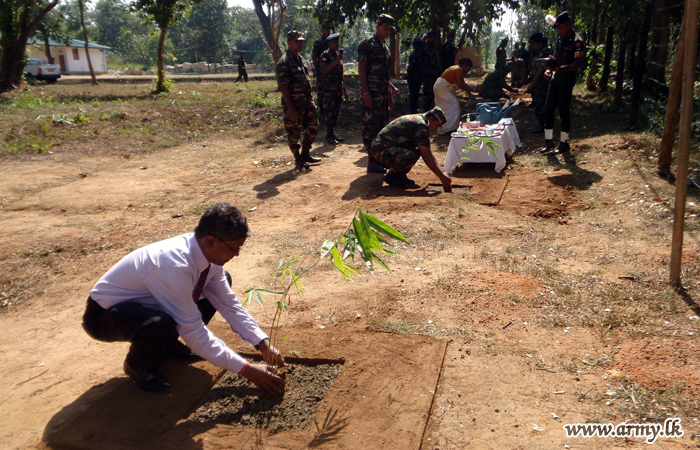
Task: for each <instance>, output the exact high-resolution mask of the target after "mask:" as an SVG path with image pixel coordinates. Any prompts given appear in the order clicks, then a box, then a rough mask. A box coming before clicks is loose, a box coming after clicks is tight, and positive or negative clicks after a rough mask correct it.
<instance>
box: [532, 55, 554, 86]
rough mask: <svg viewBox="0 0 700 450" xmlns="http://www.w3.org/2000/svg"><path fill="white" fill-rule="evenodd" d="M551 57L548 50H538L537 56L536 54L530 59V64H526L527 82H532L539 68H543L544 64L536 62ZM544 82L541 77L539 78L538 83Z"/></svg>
mask: <svg viewBox="0 0 700 450" xmlns="http://www.w3.org/2000/svg"><path fill="white" fill-rule="evenodd" d="M550 56H551V53H550V52H549V49H548V48H543V49H542V50H540V52H539V53H538V54H536V55H535V56H534V57H533V58H532V59H530V63H529V64H528V68H527V71H528V80H534V79H535V77H536V76H537V72H539V71H540V68H541V67H543V66H544V64H543V63H542V62H541V61H538V59H540V58H549V57H550ZM542 81H546V80H545V79H544V78H543V77H540V82H542Z"/></svg>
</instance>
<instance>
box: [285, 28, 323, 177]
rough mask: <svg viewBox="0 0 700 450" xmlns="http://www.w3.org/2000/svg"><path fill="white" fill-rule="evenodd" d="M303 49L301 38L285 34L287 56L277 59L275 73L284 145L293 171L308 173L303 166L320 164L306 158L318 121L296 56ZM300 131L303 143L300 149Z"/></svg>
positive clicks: (305, 74) (306, 73)
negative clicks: (281, 109) (279, 95)
mask: <svg viewBox="0 0 700 450" xmlns="http://www.w3.org/2000/svg"><path fill="white" fill-rule="evenodd" d="M303 46H304V37H303V34H302V33H301V31H295V30H292V31H289V32H288V33H287V52H286V53H285V54H284V55H283V56H282V58H280V60H279V62H278V63H277V69H276V75H277V85H278V86H279V89H280V91H281V92H282V108H283V110H284V129H285V131H286V132H287V142H288V143H289V149H290V150H291V151H292V154H293V155H294V161H295V164H296V168H297V170H301V169H308V168H309V165H308V164H307V163H315V162H320V161H321V160H320V159H318V158H314V157H313V156H311V155H310V154H309V150H311V145H312V144H313V143H314V141H315V140H316V133H317V132H318V117H317V116H316V105H314V101H313V97H312V95H311V81H310V80H309V71H308V69H307V68H306V66H304V62H303V61H302V59H301V56H299V52H301V49H302V47H303ZM302 131H303V132H304V139H303V140H302V143H301V146H300V145H299V140H300V139H301V133H302ZM300 147H301V153H300V152H299V148H300Z"/></svg>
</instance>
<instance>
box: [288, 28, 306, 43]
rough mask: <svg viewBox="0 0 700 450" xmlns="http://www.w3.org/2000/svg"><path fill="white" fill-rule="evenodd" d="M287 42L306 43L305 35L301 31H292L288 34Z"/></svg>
mask: <svg viewBox="0 0 700 450" xmlns="http://www.w3.org/2000/svg"><path fill="white" fill-rule="evenodd" d="M287 40H288V41H305V40H306V39H304V33H302V32H301V31H297V30H290V31H288V32H287Z"/></svg>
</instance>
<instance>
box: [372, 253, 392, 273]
mask: <svg viewBox="0 0 700 450" xmlns="http://www.w3.org/2000/svg"><path fill="white" fill-rule="evenodd" d="M374 259H375V260H377V262H378V263H379V265H380V266H382V267H384V268H385V269H386V271H387V272H389V273H392V272H391V269H390V268H389V266H387V265H386V264H384V261H382V260H381V259H379V257H378V256H377V255H375V256H374Z"/></svg>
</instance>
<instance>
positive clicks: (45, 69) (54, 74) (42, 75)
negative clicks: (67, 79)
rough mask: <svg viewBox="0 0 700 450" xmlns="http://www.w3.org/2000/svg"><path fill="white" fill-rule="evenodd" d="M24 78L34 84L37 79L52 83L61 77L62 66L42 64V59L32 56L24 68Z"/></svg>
mask: <svg viewBox="0 0 700 450" xmlns="http://www.w3.org/2000/svg"><path fill="white" fill-rule="evenodd" d="M24 78H26V80H27V83H29V84H34V83H35V82H36V81H37V80H39V81H46V82H47V83H48V84H52V83H55V82H56V80H58V79H59V78H61V66H59V65H58V64H42V63H41V60H40V59H34V58H31V59H30V60H29V62H28V63H27V66H26V67H25V68H24Z"/></svg>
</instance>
